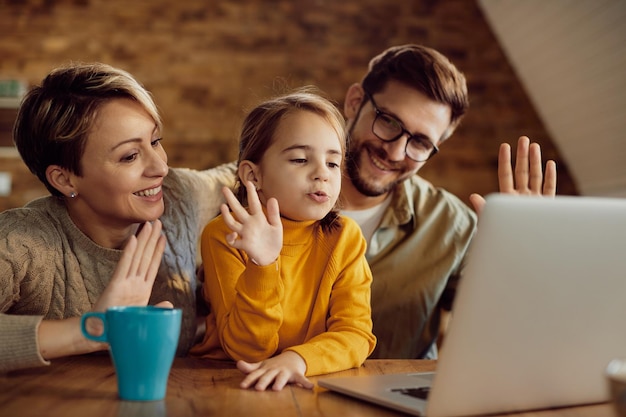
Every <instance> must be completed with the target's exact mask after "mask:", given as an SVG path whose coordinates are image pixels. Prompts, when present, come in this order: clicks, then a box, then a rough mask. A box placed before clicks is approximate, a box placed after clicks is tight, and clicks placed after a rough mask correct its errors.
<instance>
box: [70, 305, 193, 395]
mask: <svg viewBox="0 0 626 417" xmlns="http://www.w3.org/2000/svg"><path fill="white" fill-rule="evenodd" d="M89 318H93V319H97V320H100V321H101V322H102V326H103V328H104V330H103V333H102V334H101V335H99V336H97V335H93V334H91V333H89V331H88V328H87V326H86V323H87V319H89ZM181 320H182V311H181V310H180V309H171V308H161V307H154V306H127V307H111V308H109V309H107V311H106V312H104V313H101V312H88V313H85V314H83V315H82V317H81V320H80V327H81V331H82V332H83V335H84V336H85V337H86V338H87V339H90V340H94V341H96V342H105V343H108V344H109V350H110V352H111V356H112V358H113V365H114V366H115V372H116V374H117V387H118V391H119V396H120V398H121V399H123V400H129V401H156V400H162V399H163V398H165V392H166V390H167V380H168V378H169V374H170V369H171V367H172V362H173V361H174V356H175V355H176V347H177V346H178V338H179V336H180V326H181Z"/></svg>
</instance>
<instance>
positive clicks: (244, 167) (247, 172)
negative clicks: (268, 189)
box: [237, 160, 261, 190]
mask: <svg viewBox="0 0 626 417" xmlns="http://www.w3.org/2000/svg"><path fill="white" fill-rule="evenodd" d="M237 174H238V175H239V181H241V183H242V184H243V185H244V186H245V184H246V183H247V182H248V181H252V183H253V184H254V186H255V187H256V189H257V190H260V189H261V175H260V169H259V166H258V165H257V164H255V163H254V162H251V161H248V160H244V161H241V162H240V163H239V168H238V169H237Z"/></svg>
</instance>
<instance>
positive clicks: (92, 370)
mask: <svg viewBox="0 0 626 417" xmlns="http://www.w3.org/2000/svg"><path fill="white" fill-rule="evenodd" d="M435 365H436V363H435V362H434V361H419V360H368V361H367V362H366V363H365V365H364V366H363V367H361V368H358V369H351V370H348V371H344V372H339V373H337V374H333V375H337V376H339V375H342V376H343V375H365V374H384V373H401V372H424V371H432V370H434V369H435ZM242 379H243V376H242V374H241V373H240V372H239V371H238V370H237V369H236V368H235V367H234V366H233V365H231V364H226V363H221V362H214V361H205V360H199V359H194V358H177V359H176V360H175V362H174V366H173V368H172V372H171V374H170V379H169V382H168V389H167V397H166V399H165V400H163V401H154V402H144V403H142V402H129V401H121V400H119V399H118V397H117V385H116V384H117V382H116V378H115V372H114V369H113V366H112V364H111V361H110V359H109V357H108V355H107V354H96V355H86V356H76V357H70V358H65V359H57V360H54V361H53V363H52V365H51V366H48V367H43V368H35V369H27V370H20V371H13V372H9V373H7V374H5V375H2V374H0V416H1V417H5V416H6V417H9V416H10V417H25V416H36V417H56V416H59V417H74V416H81V417H105V416H108V417H144V416H145V417H179V416H180V417H193V416H203V417H204V416H225V417H237V416H245V417H249V416H255V417H256V416H261V417H263V416H271V417H277V416H278V417H290V416H316V417H352V416H358V417H368V416H376V417H385V416H405V414H402V413H397V412H394V411H391V410H387V409H385V408H382V407H379V406H376V405H372V404H369V403H365V402H361V401H358V400H354V399H352V398H349V397H344V396H342V395H339V394H335V393H332V392H329V391H327V390H325V389H323V388H319V387H317V386H316V388H315V389H314V390H313V391H308V390H304V389H301V388H297V387H295V386H287V387H286V388H285V389H283V390H282V391H280V392H272V391H266V392H256V391H252V390H243V389H240V388H239V383H240V382H241V380H242ZM311 379H312V380H313V381H315V379H316V378H311ZM514 415H515V416H519V417H531V416H532V417H565V416H567V417H575V416H580V417H582V416H586V417H589V416H593V417H595V416H597V417H614V416H615V414H614V412H613V409H612V408H611V405H610V404H600V405H594V406H586V407H571V408H562V409H558V410H547V411H541V412H532V413H519V414H514Z"/></svg>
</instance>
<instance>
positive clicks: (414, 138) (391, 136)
mask: <svg viewBox="0 0 626 417" xmlns="http://www.w3.org/2000/svg"><path fill="white" fill-rule="evenodd" d="M365 96H366V97H367V99H368V100H369V101H371V102H372V105H373V106H374V110H375V111H376V116H375V117H374V122H373V123H372V133H374V135H376V137H377V138H378V139H380V140H382V141H383V142H395V141H396V140H398V139H400V138H401V137H402V136H404V135H407V137H408V139H407V141H406V146H405V148H404V154H405V155H406V156H407V157H409V159H412V160H413V161H415V162H425V161H428V160H429V159H430V158H431V157H432V156H433V155H435V154H436V153H437V152H439V148H438V147H437V146H436V145H435V144H434V143H432V142H431V141H430V140H429V139H428V138H426V137H424V136H422V135H414V134H412V133H411V132H409V131H408V130H406V129H405V128H404V126H402V122H400V121H399V120H398V119H396V118H395V117H393V116H392V115H390V114H387V113H385V112H384V111H382V110H380V109H379V108H378V106H377V105H376V102H375V101H374V97H372V95H371V94H370V93H368V92H365Z"/></svg>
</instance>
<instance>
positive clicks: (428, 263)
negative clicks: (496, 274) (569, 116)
mask: <svg viewBox="0 0 626 417" xmlns="http://www.w3.org/2000/svg"><path fill="white" fill-rule="evenodd" d="M467 108H468V97H467V87H466V83H465V78H464V76H463V74H461V73H460V72H459V71H458V70H457V69H456V68H455V67H454V65H453V64H452V63H450V62H449V61H448V59H447V58H445V57H444V56H443V55H441V54H440V53H438V52H437V51H434V50H432V49H430V48H426V47H423V46H419V45H403V46H396V47H392V48H389V49H387V50H386V51H384V52H383V53H381V54H380V55H378V56H376V57H374V58H373V59H372V60H371V61H370V65H369V70H368V72H367V74H366V75H365V77H364V78H363V80H362V82H361V83H360V84H353V85H352V86H350V88H349V89H348V91H347V94H346V99H345V102H344V115H345V117H346V120H347V127H348V152H347V158H346V167H347V175H346V177H344V181H343V183H342V203H343V211H342V213H343V214H344V215H347V216H350V217H352V218H354V219H355V220H356V221H357V222H358V223H359V225H360V226H361V229H362V231H363V234H364V235H365V238H366V240H367V242H368V252H367V258H368V262H369V265H370V267H371V269H372V273H373V277H374V280H373V284H372V320H373V323H374V334H375V335H376V337H377V338H378V341H377V347H376V350H375V351H374V353H373V354H372V356H371V357H373V358H431V359H432V358H436V357H437V349H436V348H437V346H436V340H437V336H438V333H439V328H440V322H441V317H442V309H443V310H450V308H451V304H452V300H453V296H454V290H455V287H456V284H457V282H458V279H459V276H460V273H461V271H462V268H463V260H464V257H465V254H466V251H467V248H468V245H469V243H470V240H471V238H472V236H473V234H474V232H475V230H476V225H477V217H476V214H475V213H474V212H473V211H472V210H471V209H470V208H469V207H467V206H466V205H465V204H463V203H462V202H461V201H460V200H459V199H458V198H456V197H455V196H453V195H452V194H450V193H448V192H447V191H445V190H442V189H438V188H435V187H434V186H433V185H432V184H430V183H429V182H427V181H426V180H424V179H423V178H421V177H419V176H418V175H416V174H417V172H418V171H419V169H420V168H421V167H422V166H424V164H425V163H426V161H427V160H428V159H429V158H430V157H432V156H433V155H434V154H435V153H437V152H438V147H439V146H440V145H441V143H443V141H445V140H446V139H448V138H449V137H450V135H451V134H452V133H453V132H454V129H455V128H456V127H457V126H458V124H459V122H460V121H461V119H462V118H463V115H464V114H465V112H466V110H467ZM510 155H511V153H510V147H509V146H508V145H506V144H504V145H503V146H502V147H501V148H500V154H499V169H498V178H499V182H500V191H501V192H506V193H517V194H537V195H540V194H544V195H554V194H555V191H556V166H555V164H554V162H553V161H549V162H548V164H547V165H546V176H545V181H544V180H543V175H542V167H541V154H540V150H539V146H538V145H537V144H532V145H530V144H529V140H528V138H526V137H522V138H520V140H519V143H518V153H517V160H516V168H515V174H513V172H512V168H511V156H510ZM470 201H471V203H472V205H474V209H475V210H476V212H478V213H480V210H481V209H482V206H483V204H484V200H483V198H482V197H481V196H478V195H472V196H471V197H470Z"/></svg>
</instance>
